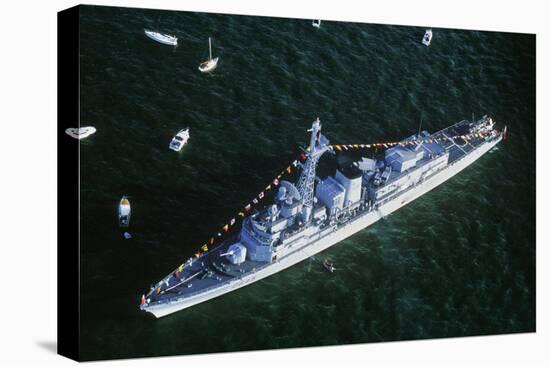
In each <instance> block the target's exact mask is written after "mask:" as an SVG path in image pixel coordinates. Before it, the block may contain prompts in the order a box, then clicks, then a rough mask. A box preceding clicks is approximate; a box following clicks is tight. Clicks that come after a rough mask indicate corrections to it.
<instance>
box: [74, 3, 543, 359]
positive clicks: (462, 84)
mask: <svg viewBox="0 0 550 367" xmlns="http://www.w3.org/2000/svg"><path fill="white" fill-rule="evenodd" d="M144 28H146V29H153V30H158V31H161V32H165V33H169V34H174V35H176V36H177V37H178V38H179V45H178V47H176V48H174V47H170V46H165V45H161V44H158V43H155V42H153V41H152V40H150V39H148V38H147V37H145V35H144V33H143V29H144ZM423 33H424V28H417V27H397V26H386V25H371V24H358V23H343V22H329V21H325V22H323V23H322V26H321V28H320V29H315V28H313V27H312V26H311V21H310V20H303V19H302V20H299V19H278V18H265V17H243V16H228V15H213V14H199V13H189V12H168V11H154V10H138V9H125V8H101V7H83V8H82V9H81V34H80V40H81V45H80V62H81V70H80V72H81V76H80V78H81V90H80V92H81V100H80V101H81V124H82V126H87V125H92V126H95V127H96V128H97V133H96V134H95V135H93V136H91V137H90V138H87V139H85V140H82V141H81V143H80V144H81V147H80V154H81V236H82V237H81V307H82V310H81V311H82V314H81V333H82V340H81V353H82V357H83V358H84V359H108V358H129V357H144V356H157V355H171V354H190V353H207V352H226V351H240V350H253V349H271V348H287V347H302V346H313V345H333V344H345V343H365V342H380V341H394V340H409V339H424V338H437V337H457V336H469V335H485V334H495V333H516V332H530V331H534V330H535V36H533V35H522V34H511V33H495V32H477V31H459V30H450V29H434V39H433V43H432V46H431V47H429V48H426V47H424V46H422V45H421V44H420V43H419V40H420V39H421V37H422V35H423ZM209 36H211V37H212V40H213V52H214V55H215V56H219V57H220V62H219V64H218V68H217V70H216V71H215V72H214V73H213V74H211V75H202V74H200V73H199V72H198V70H197V67H198V65H199V63H200V62H201V61H202V60H203V59H204V58H205V57H206V56H207V55H208V37H209ZM488 112H489V113H492V114H493V115H494V116H495V119H496V120H497V122H498V123H499V125H500V128H502V127H503V125H504V124H506V125H508V129H509V139H508V140H507V141H505V142H504V143H502V144H500V145H499V148H498V150H495V151H493V152H491V153H489V154H486V155H485V156H484V157H482V158H481V159H479V160H478V161H477V162H476V163H474V164H473V165H471V166H470V167H469V168H467V169H466V170H464V171H463V172H462V173H460V174H459V175H458V176H456V177H454V178H453V179H451V180H449V181H448V182H446V183H445V184H443V185H442V186H440V187H438V188H437V189H435V190H433V191H431V192H430V193H428V194H426V195H424V196H423V197H421V198H420V199H418V200H416V201H414V202H412V203H410V204H409V205H407V206H406V207H404V208H402V209H400V210H399V211H398V212H396V213H394V214H392V215H390V216H388V217H387V218H386V219H385V220H383V221H380V222H378V223H376V224H374V225H373V226H371V227H369V228H367V229H365V230H363V231H361V232H360V233H358V234H356V235H354V236H352V237H350V238H349V239H347V240H345V241H342V242H341V243H339V244H337V245H335V246H333V247H332V248H330V249H329V250H327V251H325V252H323V253H322V254H319V255H317V256H315V259H309V260H306V261H304V262H302V263H300V264H297V265H295V266H294V267H292V268H290V269H288V270H285V271H283V272H280V273H278V274H276V275H274V276H271V277H269V278H267V279H265V280H262V281H259V282H257V283H254V284H252V285H250V286H247V287H245V288H242V289H240V290H238V291H235V292H232V293H230V294H228V295H225V296H223V297H220V298H217V299H214V300H211V301H209V302H206V303H204V304H200V305H197V306H194V307H192V308H190V309H187V310H184V311H181V312H178V313H176V314H173V315H170V316H168V317H165V318H163V319H154V317H153V316H152V315H151V314H147V313H144V312H141V311H139V309H138V304H139V298H140V296H141V294H142V293H144V292H145V291H147V290H148V287H149V285H150V284H151V283H154V282H156V281H158V280H159V279H161V278H162V277H163V276H164V275H166V274H167V273H168V272H169V271H171V270H172V269H174V268H175V267H176V266H177V265H179V263H180V262H181V261H182V260H184V259H186V258H187V257H189V256H191V255H192V254H193V252H194V251H195V250H196V249H197V248H198V247H199V246H200V244H201V243H202V242H204V241H205V239H207V238H208V237H210V235H211V234H213V233H215V232H217V231H218V229H219V228H220V226H222V225H223V224H225V223H226V222H227V220H228V219H230V218H232V217H233V216H234V215H235V213H236V212H237V211H238V209H239V208H242V207H243V205H245V204H246V203H248V202H249V201H250V200H251V199H252V198H253V197H254V196H255V195H256V194H257V193H258V192H259V191H261V190H262V189H263V188H264V187H265V185H266V184H267V183H269V182H270V180H272V179H273V177H274V175H276V174H278V173H279V172H280V171H281V170H282V169H284V168H285V167H286V166H287V165H288V164H289V162H291V161H292V160H293V159H295V157H296V155H297V154H298V152H299V147H300V146H303V145H305V144H306V143H307V139H308V133H307V132H306V129H307V128H309V127H310V126H311V122H312V121H313V120H314V119H315V118H316V117H319V118H320V119H321V121H322V123H323V132H324V134H325V135H326V136H327V137H328V138H329V139H330V140H331V142H332V143H335V144H337V143H342V144H345V143H372V142H379V141H388V140H390V141H393V140H398V139H402V138H404V137H407V136H409V135H411V134H413V133H415V132H416V131H417V130H418V127H419V123H420V121H421V120H422V127H423V129H427V130H429V131H436V130H439V129H441V128H444V127H446V126H448V125H450V124H452V123H454V122H457V121H459V120H462V119H465V118H471V117H472V114H474V115H475V116H477V117H479V116H481V115H482V114H484V113H488ZM185 126H189V127H190V130H191V139H190V141H189V144H188V145H187V146H185V148H184V149H183V150H182V151H181V152H180V153H175V152H173V151H171V150H169V149H168V143H169V141H170V139H171V137H172V136H173V134H175V133H176V132H177V131H178V130H179V129H180V128H182V127H185ZM324 159H325V161H323V162H322V163H321V167H320V173H321V174H328V173H330V167H331V164H332V163H331V162H330V160H331V158H330V157H326V158H324ZM122 195H128V196H129V198H130V201H131V203H132V222H131V227H130V232H131V233H132V235H133V236H134V238H133V239H132V240H124V239H123V237H122V231H121V230H120V229H119V228H118V223H117V205H118V201H119V200H120V197H121V196H122ZM324 258H330V259H331V260H332V261H334V262H335V264H336V266H337V268H338V271H337V272H336V273H334V274H330V275H329V274H327V273H326V272H324V271H323V269H322V268H321V266H320V265H319V260H322V259H324Z"/></svg>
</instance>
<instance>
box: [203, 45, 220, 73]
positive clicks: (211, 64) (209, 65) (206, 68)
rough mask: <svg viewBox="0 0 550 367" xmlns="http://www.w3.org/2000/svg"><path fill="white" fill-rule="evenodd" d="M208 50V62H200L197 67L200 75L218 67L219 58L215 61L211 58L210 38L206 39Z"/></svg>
mask: <svg viewBox="0 0 550 367" xmlns="http://www.w3.org/2000/svg"><path fill="white" fill-rule="evenodd" d="M208 50H209V54H210V57H209V58H208V60H206V61H203V62H201V64H200V65H199V71H200V72H201V73H207V72H209V71H212V70H214V69H215V68H216V66H218V60H219V57H216V58H215V59H213V58H212V40H211V38H210V37H208Z"/></svg>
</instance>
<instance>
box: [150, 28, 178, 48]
mask: <svg viewBox="0 0 550 367" xmlns="http://www.w3.org/2000/svg"><path fill="white" fill-rule="evenodd" d="M144 32H145V35H146V36H147V37H149V38H150V39H152V40H155V41H157V42H159V43H162V44H164V45H169V46H177V45H178V38H177V37H176V36H170V35H169V34H164V33H159V32H153V31H148V30H147V29H145V30H144Z"/></svg>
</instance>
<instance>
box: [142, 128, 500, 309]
mask: <svg viewBox="0 0 550 367" xmlns="http://www.w3.org/2000/svg"><path fill="white" fill-rule="evenodd" d="M500 140H501V137H500V136H499V137H497V138H495V139H494V140H492V141H488V142H486V143H484V144H483V145H481V146H479V147H478V148H477V149H475V150H474V151H473V152H471V153H470V154H468V155H466V156H464V157H463V158H461V159H459V160H457V161H455V162H453V163H452V164H450V165H449V166H447V167H446V168H445V169H444V170H442V171H441V172H438V173H436V174H434V175H433V176H432V177H430V178H428V179H426V180H425V181H423V182H422V183H421V184H418V185H417V186H416V187H413V188H411V189H409V190H408V191H407V192H404V193H403V194H401V195H399V196H397V197H396V198H395V199H392V200H390V201H388V202H387V203H383V204H381V205H380V206H379V207H378V209H376V210H373V211H370V212H368V213H365V214H363V215H361V216H359V217H358V218H356V219H354V220H352V221H350V222H349V223H347V224H345V225H344V226H343V227H340V228H338V229H337V230H335V231H332V232H331V233H328V234H326V233H325V234H323V236H322V237H321V238H320V239H318V240H316V241H314V242H312V243H309V244H306V245H304V246H302V248H300V249H298V250H296V251H294V252H293V253H291V254H289V255H287V256H285V257H283V258H281V259H279V260H278V261H276V262H274V263H272V264H270V265H268V266H266V267H263V268H261V269H259V270H257V271H256V272H254V273H251V274H246V275H243V276H242V277H240V278H238V279H234V280H232V281H229V282H227V283H224V284H220V285H219V286H218V287H216V288H213V289H210V290H205V291H203V292H202V293H199V294H196V295H192V296H189V297H186V298H183V299H179V300H176V301H172V302H168V303H162V304H156V305H149V306H148V307H146V308H144V310H145V311H147V312H151V313H152V314H153V315H155V316H156V317H163V316H166V315H169V314H171V313H174V312H177V311H180V310H183V309H185V308H188V307H191V306H194V305H196V304H198V303H201V302H205V301H208V300H210V299H212V298H215V297H219V296H221V295H223V294H226V293H229V292H231V291H234V290H236V289H239V288H241V287H244V286H246V285H249V284H251V283H254V282H256V281H258V280H261V279H263V278H266V277H268V276H270V275H272V274H275V273H278V272H280V271H281V270H284V269H286V268H288V267H290V266H292V265H294V264H297V263H299V262H301V261H303V260H305V259H307V258H309V257H311V256H313V255H315V254H317V253H319V252H321V251H323V250H326V249H327V248H329V247H331V246H332V245H334V244H336V243H338V242H340V241H342V240H344V239H346V238H348V237H349V236H351V235H353V234H355V233H357V232H359V231H360V230H362V229H364V228H366V227H368V226H370V225H371V224H373V223H375V222H377V221H378V220H379V219H381V218H383V217H385V216H387V215H389V214H391V213H393V212H394V211H396V210H397V209H399V208H401V207H403V206H405V205H407V204H408V203H410V202H411V201H413V200H414V199H416V198H418V197H420V196H422V195H424V194H425V193H427V192H428V191H430V190H432V189H433V188H435V187H437V186H439V185H440V184H442V183H443V182H445V181H447V180H448V179H449V178H451V177H453V176H454V175H456V174H457V173H459V172H460V171H462V170H463V169H464V168H466V167H468V166H469V165H470V164H472V163H473V162H475V161H476V160H477V159H478V158H479V157H481V156H482V155H484V154H485V153H487V152H488V151H489V150H491V149H492V148H493V147H494V146H495V145H496V144H498V143H499V142H500Z"/></svg>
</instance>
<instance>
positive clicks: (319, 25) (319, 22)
mask: <svg viewBox="0 0 550 367" xmlns="http://www.w3.org/2000/svg"><path fill="white" fill-rule="evenodd" d="M311 25H312V26H314V27H315V28H321V19H315V20H313V22H311Z"/></svg>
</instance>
